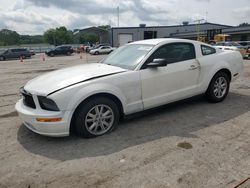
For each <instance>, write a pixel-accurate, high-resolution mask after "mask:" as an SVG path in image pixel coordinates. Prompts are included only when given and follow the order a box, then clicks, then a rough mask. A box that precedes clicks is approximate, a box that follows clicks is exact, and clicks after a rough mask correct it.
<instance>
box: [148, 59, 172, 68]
mask: <svg viewBox="0 0 250 188" xmlns="http://www.w3.org/2000/svg"><path fill="white" fill-rule="evenodd" d="M165 66H167V61H166V59H154V60H153V62H151V63H149V64H147V67H149V68H156V67H165Z"/></svg>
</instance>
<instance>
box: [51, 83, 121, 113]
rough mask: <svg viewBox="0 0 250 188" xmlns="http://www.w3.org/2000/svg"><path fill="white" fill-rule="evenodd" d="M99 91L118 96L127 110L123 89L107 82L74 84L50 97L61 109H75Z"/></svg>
mask: <svg viewBox="0 0 250 188" xmlns="http://www.w3.org/2000/svg"><path fill="white" fill-rule="evenodd" d="M99 93H108V94H112V95H114V96H116V97H117V98H118V99H119V100H120V101H121V103H122V106H123V108H124V109H123V110H124V111H125V110H126V109H125V107H126V105H125V104H126V97H125V96H124V95H123V93H122V91H121V90H120V89H119V88H118V87H116V86H114V85H111V84H106V83H92V84H89V85H88V84H84V85H76V86H72V87H69V88H66V89H64V90H62V91H59V92H57V93H54V94H52V95H51V96H49V98H51V99H52V100H54V101H55V102H56V104H57V105H58V107H59V109H60V110H62V111H74V110H75V109H76V108H77V106H78V105H79V104H80V103H81V102H82V101H84V100H85V99H87V98H88V97H90V96H92V95H95V94H99Z"/></svg>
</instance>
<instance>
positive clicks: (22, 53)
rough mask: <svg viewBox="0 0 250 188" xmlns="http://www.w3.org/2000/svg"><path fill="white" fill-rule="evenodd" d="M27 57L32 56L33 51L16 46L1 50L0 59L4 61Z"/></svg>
mask: <svg viewBox="0 0 250 188" xmlns="http://www.w3.org/2000/svg"><path fill="white" fill-rule="evenodd" d="M21 57H22V58H23V59H25V58H27V57H29V58H30V57H31V53H30V52H29V51H28V50H27V49H25V48H15V49H8V50H4V51H2V52H0V61H4V60H6V59H16V58H21Z"/></svg>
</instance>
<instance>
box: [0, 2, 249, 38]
mask: <svg viewBox="0 0 250 188" xmlns="http://www.w3.org/2000/svg"><path fill="white" fill-rule="evenodd" d="M0 5H1V6H0V29H10V30H15V31H17V32H18V33H19V34H30V35H35V34H43V33H44V31H46V30H47V29H49V28H55V27H59V26H66V27H67V28H68V29H71V30H73V29H83V28H86V27H91V26H99V25H111V26H112V27H117V26H118V13H117V12H118V11H117V7H119V10H120V11H119V12H120V14H119V26H120V27H126V26H138V25H139V24H141V23H144V24H146V25H147V26H160V25H179V24H181V23H182V22H183V21H189V22H190V23H195V20H198V19H205V20H207V21H208V22H212V23H220V24H226V25H235V26H236V25H238V24H240V23H243V22H248V23H250V0H123V1H122V0H0Z"/></svg>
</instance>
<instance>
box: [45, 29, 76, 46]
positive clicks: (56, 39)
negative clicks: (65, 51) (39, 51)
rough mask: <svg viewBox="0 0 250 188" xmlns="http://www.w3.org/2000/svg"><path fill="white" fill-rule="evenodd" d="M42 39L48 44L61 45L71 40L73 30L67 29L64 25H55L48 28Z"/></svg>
mask: <svg viewBox="0 0 250 188" xmlns="http://www.w3.org/2000/svg"><path fill="white" fill-rule="evenodd" d="M43 36H44V40H45V42H47V43H49V44H54V45H61V44H69V43H72V42H73V32H72V31H68V30H67V28H66V27H64V26H62V27H57V28H56V29H49V30H47V31H46V32H45V33H44V35H43Z"/></svg>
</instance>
